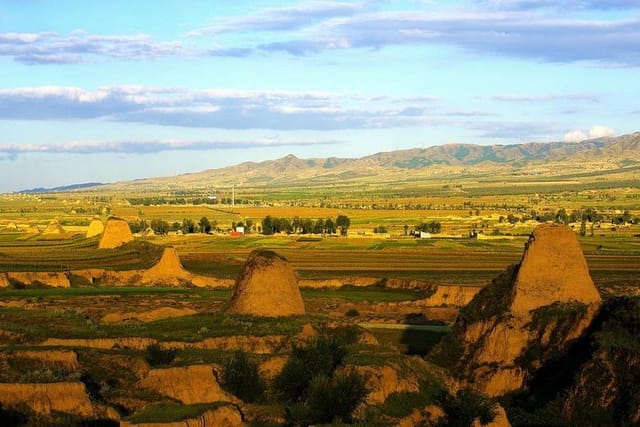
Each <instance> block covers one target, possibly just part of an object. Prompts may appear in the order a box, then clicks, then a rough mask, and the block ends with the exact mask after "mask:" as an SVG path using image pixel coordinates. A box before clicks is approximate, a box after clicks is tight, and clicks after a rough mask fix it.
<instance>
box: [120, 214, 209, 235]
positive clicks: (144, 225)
mask: <svg viewBox="0 0 640 427" xmlns="http://www.w3.org/2000/svg"><path fill="white" fill-rule="evenodd" d="M129 228H130V229H131V232H132V233H141V232H144V231H146V230H148V229H151V230H153V232H154V233H155V234H160V235H164V234H167V233H169V232H170V231H172V232H177V231H180V232H182V233H184V234H192V233H205V234H209V233H211V232H212V231H220V229H219V228H218V222H217V221H216V220H211V221H209V219H208V218H207V217H206V216H203V217H202V218H200V221H198V222H197V223H196V222H195V221H194V220H192V219H189V218H184V219H183V220H182V222H178V221H174V222H173V223H171V224H170V223H169V222H168V221H165V220H163V219H153V220H151V221H147V220H145V219H140V220H138V221H133V222H130V223H129Z"/></svg>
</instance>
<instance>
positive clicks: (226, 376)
mask: <svg viewBox="0 0 640 427" xmlns="http://www.w3.org/2000/svg"><path fill="white" fill-rule="evenodd" d="M222 381H223V386H224V388H225V389H227V390H229V391H230V392H231V393H233V394H234V395H236V396H238V397H239V398H240V399H242V400H244V401H245V402H249V403H252V402H255V401H256V400H258V399H259V398H260V397H261V396H262V395H263V393H264V389H265V385H264V382H263V381H262V379H261V378H260V375H259V373H258V365H257V364H256V363H255V362H253V361H251V360H250V359H249V358H248V357H247V354H246V353H244V352H242V351H237V352H235V353H234V354H233V356H231V357H230V358H229V359H227V360H226V361H225V363H224V365H223V369H222Z"/></svg>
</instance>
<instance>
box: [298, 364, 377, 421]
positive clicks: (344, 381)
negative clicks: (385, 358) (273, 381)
mask: <svg viewBox="0 0 640 427" xmlns="http://www.w3.org/2000/svg"><path fill="white" fill-rule="evenodd" d="M366 394H367V389H366V387H365V384H364V379H363V378H362V377H361V376H360V375H358V374H357V373H356V372H345V371H340V372H338V373H336V374H335V375H334V376H333V378H329V377H327V376H317V377H314V378H313V379H312V380H311V382H310V384H309V391H308V393H307V398H306V400H305V401H304V402H298V403H296V404H294V405H292V406H290V407H288V408H287V411H286V417H287V422H288V423H289V424H292V425H308V424H314V423H331V422H347V423H348V422H350V421H351V418H352V417H351V414H352V413H353V411H354V410H355V409H356V407H357V406H358V405H359V404H360V403H361V402H362V401H363V400H364V398H365V396H366Z"/></svg>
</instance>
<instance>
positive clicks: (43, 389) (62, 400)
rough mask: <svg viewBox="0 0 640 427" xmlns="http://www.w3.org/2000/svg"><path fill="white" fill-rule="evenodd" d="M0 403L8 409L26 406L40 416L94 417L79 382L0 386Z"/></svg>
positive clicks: (85, 392)
mask: <svg viewBox="0 0 640 427" xmlns="http://www.w3.org/2000/svg"><path fill="white" fill-rule="evenodd" d="M0 403H2V405H3V406H4V407H8V408H15V407H19V406H21V405H27V406H28V407H29V408H30V409H31V410H32V411H34V412H36V413H40V414H50V413H52V412H54V411H55V412H65V413H68V414H74V415H80V416H85V417H89V416H93V415H94V408H93V406H92V405H91V401H90V400H89V396H88V395H87V390H86V388H85V386H84V384H83V383H80V382H78V383H75V382H61V383H48V384H0Z"/></svg>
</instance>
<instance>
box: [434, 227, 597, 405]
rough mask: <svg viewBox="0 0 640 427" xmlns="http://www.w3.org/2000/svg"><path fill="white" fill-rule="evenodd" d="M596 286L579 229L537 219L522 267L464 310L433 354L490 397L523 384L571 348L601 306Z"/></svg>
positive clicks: (505, 275)
mask: <svg viewBox="0 0 640 427" xmlns="http://www.w3.org/2000/svg"><path fill="white" fill-rule="evenodd" d="M599 303H600V295H599V294H598V291H597V290H596V288H595V286H594V284H593V281H592V280H591V277H590V276H589V271H588V268H587V264H586V261H585V259H584V255H583V253H582V250H581V249H580V246H579V245H578V241H577V239H576V236H575V234H574V232H573V231H572V230H571V229H570V228H569V227H567V226H564V225H554V224H544V225H541V226H538V227H537V228H536V229H535V230H534V231H533V233H532V234H531V237H530V238H529V242H528V243H527V245H526V248H525V252H524V255H523V257H522V260H521V262H520V265H519V266H513V267H510V268H509V269H508V270H507V271H506V272H505V273H503V274H501V275H500V276H498V277H497V278H496V279H494V280H493V282H492V283H491V284H490V285H488V286H486V287H485V288H483V289H482V290H481V291H480V292H479V293H478V294H477V295H476V296H475V297H474V298H473V300H472V301H471V302H470V303H469V304H468V305H467V306H466V307H465V308H463V309H462V311H461V314H460V316H459V317H458V319H457V321H456V325H455V327H454V330H453V332H452V333H451V334H450V335H449V336H448V337H446V338H445V339H444V340H443V341H442V342H441V343H440V344H439V346H438V347H437V348H436V350H435V351H434V353H432V357H433V358H434V360H436V361H438V358H441V359H440V362H439V363H442V364H444V365H446V366H449V367H450V368H451V370H452V372H456V373H457V375H459V377H460V379H461V380H462V381H463V382H466V383H467V384H468V385H469V386H471V387H473V388H475V389H476V390H478V391H480V392H482V393H484V394H488V395H491V396H499V395H503V394H505V393H508V392H511V391H514V390H518V389H521V388H522V387H523V386H525V385H526V382H527V379H528V378H531V376H532V375H533V374H534V373H535V372H536V371H538V370H539V369H540V367H541V366H543V365H544V364H545V363H547V362H548V361H550V360H552V359H553V358H554V357H555V355H556V354H561V353H563V352H565V351H567V349H568V348H570V347H571V346H572V345H573V343H574V342H575V341H576V340H577V339H579V338H580V337H581V336H582V335H583V334H584V332H585V331H586V330H587V328H588V327H589V325H590V324H591V322H592V321H593V319H594V317H595V316H596V314H597V313H598V310H599V307H600V305H599Z"/></svg>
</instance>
